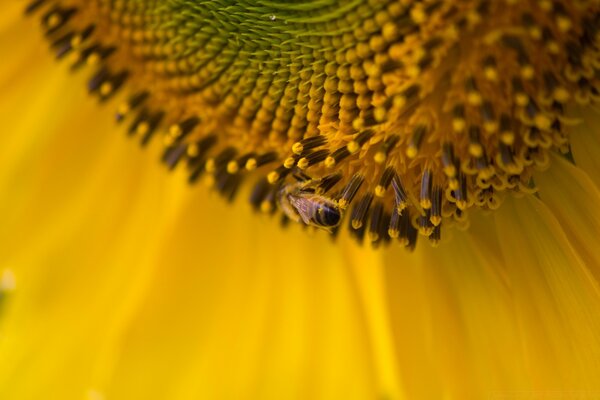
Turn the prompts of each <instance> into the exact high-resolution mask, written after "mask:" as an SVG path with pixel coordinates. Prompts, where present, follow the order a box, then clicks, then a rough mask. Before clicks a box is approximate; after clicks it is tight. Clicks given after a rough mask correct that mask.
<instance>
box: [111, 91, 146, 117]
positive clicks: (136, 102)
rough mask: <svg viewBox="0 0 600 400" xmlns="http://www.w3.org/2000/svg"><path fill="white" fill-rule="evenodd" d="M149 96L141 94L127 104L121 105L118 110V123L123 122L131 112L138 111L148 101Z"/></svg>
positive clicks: (144, 93)
mask: <svg viewBox="0 0 600 400" xmlns="http://www.w3.org/2000/svg"><path fill="white" fill-rule="evenodd" d="M148 96H149V93H148V92H139V93H136V94H134V95H133V96H131V97H130V98H129V100H128V101H127V102H125V103H123V104H121V105H120V106H119V107H118V108H117V113H116V115H115V119H116V120H117V122H120V121H122V120H123V119H124V118H125V116H126V115H127V114H128V113H129V112H130V111H131V110H134V109H136V108H137V107H139V106H140V105H141V104H142V103H144V102H145V101H146V100H147V99H148Z"/></svg>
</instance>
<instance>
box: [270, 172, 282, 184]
mask: <svg viewBox="0 0 600 400" xmlns="http://www.w3.org/2000/svg"><path fill="white" fill-rule="evenodd" d="M279 177H280V175H279V172H277V171H271V172H269V174H268V175H267V181H269V183H270V184H274V183H275V182H277V181H278V180H279Z"/></svg>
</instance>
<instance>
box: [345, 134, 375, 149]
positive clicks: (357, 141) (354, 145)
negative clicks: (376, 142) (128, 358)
mask: <svg viewBox="0 0 600 400" xmlns="http://www.w3.org/2000/svg"><path fill="white" fill-rule="evenodd" d="M373 135H374V132H373V131H372V130H369V129H367V130H364V131H362V132H360V133H358V134H357V135H356V137H355V138H354V139H353V140H351V141H350V142H348V144H347V145H346V148H347V149H348V151H349V152H350V154H355V153H357V152H358V151H359V150H360V149H361V147H362V146H363V145H364V144H365V143H366V142H367V141H368V140H369V139H371V138H372V137H373Z"/></svg>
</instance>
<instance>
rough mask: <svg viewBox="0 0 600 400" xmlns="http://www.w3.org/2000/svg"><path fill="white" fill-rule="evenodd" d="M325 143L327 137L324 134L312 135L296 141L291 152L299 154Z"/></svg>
mask: <svg viewBox="0 0 600 400" xmlns="http://www.w3.org/2000/svg"><path fill="white" fill-rule="evenodd" d="M326 143H327V138H326V137H325V136H321V135H319V136H312V137H309V138H305V139H302V140H301V141H299V142H296V143H294V144H293V145H292V152H293V153H294V154H297V155H300V154H302V153H304V152H305V151H308V150H311V149H314V148H315V147H319V146H323V145H325V144H326Z"/></svg>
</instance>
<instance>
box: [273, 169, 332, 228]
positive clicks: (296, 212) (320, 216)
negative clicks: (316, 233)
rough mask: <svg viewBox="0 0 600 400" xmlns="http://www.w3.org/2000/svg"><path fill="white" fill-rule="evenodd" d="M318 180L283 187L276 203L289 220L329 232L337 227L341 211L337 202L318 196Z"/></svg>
mask: <svg viewBox="0 0 600 400" xmlns="http://www.w3.org/2000/svg"><path fill="white" fill-rule="evenodd" d="M318 182H319V181H318V180H312V179H308V180H304V181H301V182H296V183H290V184H286V185H283V187H282V188H281V189H280V190H279V192H278V196H277V201H278V203H279V207H280V208H281V210H282V211H283V212H284V213H285V215H287V216H288V217H289V218H290V219H291V220H293V221H296V222H301V221H302V222H304V223H305V224H306V225H311V226H316V227H317V228H321V229H325V230H327V231H331V230H332V229H333V228H335V227H336V226H338V225H339V223H340V221H341V219H342V210H341V209H340V207H339V206H338V204H337V201H335V200H334V199H331V198H329V197H327V196H323V195H321V194H318V193H317V191H316V188H315V186H316V184H318Z"/></svg>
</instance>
